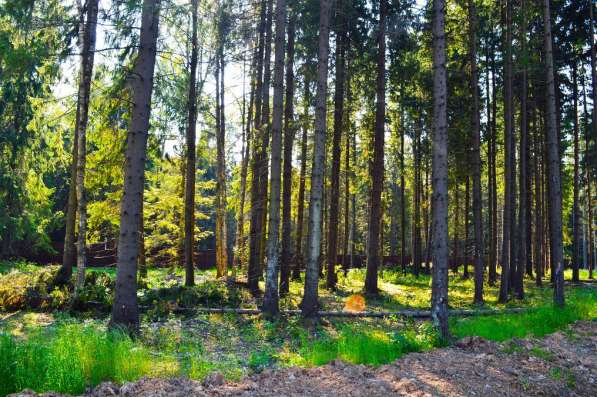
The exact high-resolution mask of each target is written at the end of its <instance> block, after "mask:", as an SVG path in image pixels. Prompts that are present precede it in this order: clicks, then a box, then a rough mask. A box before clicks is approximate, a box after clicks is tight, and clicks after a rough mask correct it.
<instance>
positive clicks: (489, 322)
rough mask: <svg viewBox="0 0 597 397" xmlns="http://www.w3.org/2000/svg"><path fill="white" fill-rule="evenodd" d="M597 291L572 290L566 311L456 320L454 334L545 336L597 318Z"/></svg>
mask: <svg viewBox="0 0 597 397" xmlns="http://www.w3.org/2000/svg"><path fill="white" fill-rule="evenodd" d="M596 311H597V292H596V291H595V289H592V288H582V289H581V288H578V289H574V290H569V291H568V297H567V303H566V306H565V307H564V308H556V307H553V306H552V305H548V306H544V307H539V308H534V309H529V311H528V312H525V313H515V314H502V315H496V316H488V317H472V318H464V319H452V321H451V332H452V333H453V335H454V336H455V337H464V336H472V335H477V336H482V337H484V338H486V339H490V340H495V341H503V340H507V339H510V338H514V337H516V338H524V337H526V336H529V335H532V336H538V337H541V336H544V335H547V334H549V333H552V332H555V331H558V330H561V329H563V328H564V327H565V326H566V325H568V324H570V323H573V322H574V321H577V320H587V319H593V318H595V316H596V315H597V313H596Z"/></svg>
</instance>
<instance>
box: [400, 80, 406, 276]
mask: <svg viewBox="0 0 597 397" xmlns="http://www.w3.org/2000/svg"><path fill="white" fill-rule="evenodd" d="M400 88H401V90H400V93H401V95H400V98H403V95H402V87H400ZM402 110H403V109H402V108H401V109H400V111H401V112H400V113H401V120H400V265H401V266H402V273H403V274H406V197H405V193H404V189H405V188H406V183H405V179H404V173H405V168H404V133H405V130H406V128H405V125H404V123H405V122H406V117H405V116H404V112H403V111H402Z"/></svg>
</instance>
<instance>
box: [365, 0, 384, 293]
mask: <svg viewBox="0 0 597 397" xmlns="http://www.w3.org/2000/svg"><path fill="white" fill-rule="evenodd" d="M387 13H388V5H387V1H386V0H380V1H379V26H378V32H377V46H378V49H377V51H378V52H377V84H376V91H377V93H376V95H377V102H376V106H375V135H374V142H373V163H372V164H371V195H370V204H371V207H370V209H369V230H368V237H367V239H368V241H369V244H367V274H366V276H365V292H366V293H368V294H377V293H378V288H377V272H378V269H379V266H380V265H381V258H380V249H381V247H380V229H381V224H382V217H383V216H382V208H381V192H382V190H383V178H384V164H383V162H384V133H385V119H386V77H385V73H386V19H387Z"/></svg>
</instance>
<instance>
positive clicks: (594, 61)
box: [589, 0, 597, 240]
mask: <svg viewBox="0 0 597 397" xmlns="http://www.w3.org/2000/svg"><path fill="white" fill-rule="evenodd" d="M594 8H595V5H594V1H592V0H590V1H589V21H590V23H589V38H590V40H591V83H592V93H593V95H592V97H593V104H596V103H597V55H596V54H595V53H596V51H597V50H596V49H595V27H594V24H595V22H594V21H595V19H594V18H595V17H594V12H595V11H594ZM592 116H593V142H595V147H596V149H595V150H596V152H595V155H597V106H595V105H593V113H592ZM591 240H592V238H591Z"/></svg>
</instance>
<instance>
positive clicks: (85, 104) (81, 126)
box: [65, 0, 99, 294]
mask: <svg viewBox="0 0 597 397" xmlns="http://www.w3.org/2000/svg"><path fill="white" fill-rule="evenodd" d="M98 7H99V6H98V0H89V1H88V2H87V17H86V21H85V30H84V32H83V48H82V49H83V52H82V54H81V69H80V80H79V93H78V101H77V102H78V106H77V110H78V112H79V113H78V115H77V118H78V120H79V122H78V123H77V128H78V131H77V134H76V136H77V141H78V142H77V168H76V169H77V178H76V189H75V190H76V193H77V207H78V211H77V212H78V213H79V234H78V239H77V280H76V283H75V294H76V293H77V292H76V291H77V290H78V289H80V288H83V286H84V284H85V267H86V262H87V259H86V256H85V245H86V243H87V195H86V190H85V165H86V159H87V121H88V119H89V96H90V93H91V78H92V77H93V58H94V54H95V38H96V28H97V14H98ZM65 248H66V247H65Z"/></svg>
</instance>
